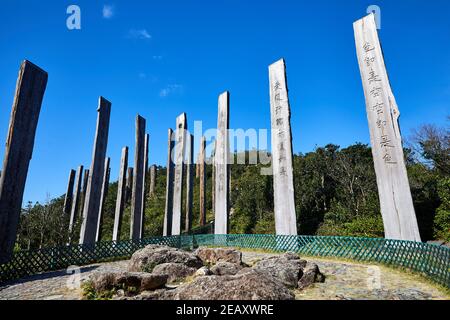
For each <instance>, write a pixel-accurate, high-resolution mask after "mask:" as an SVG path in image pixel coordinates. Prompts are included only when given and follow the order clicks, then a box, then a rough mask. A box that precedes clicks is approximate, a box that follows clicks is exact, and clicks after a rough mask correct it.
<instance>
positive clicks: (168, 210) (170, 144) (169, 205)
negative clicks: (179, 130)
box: [163, 129, 175, 236]
mask: <svg viewBox="0 0 450 320" xmlns="http://www.w3.org/2000/svg"><path fill="white" fill-rule="evenodd" d="M172 135H173V131H172V129H169V130H168V141H167V173H166V207H165V211H164V229H163V236H170V235H172V213H173V173H174V163H173V158H172V153H173V148H174V146H175V143H174V141H172Z"/></svg>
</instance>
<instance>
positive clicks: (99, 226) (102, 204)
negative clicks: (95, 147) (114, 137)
mask: <svg viewBox="0 0 450 320" xmlns="http://www.w3.org/2000/svg"><path fill="white" fill-rule="evenodd" d="M109 162H110V158H109V157H108V158H106V160H105V171H104V174H103V184H102V193H101V197H100V207H99V209H98V221H97V233H96V236H95V242H99V241H101V239H102V226H103V215H104V214H105V212H104V211H105V209H104V208H105V199H106V196H107V195H108V187H109V175H110V170H111V169H110V168H109Z"/></svg>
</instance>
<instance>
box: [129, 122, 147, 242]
mask: <svg viewBox="0 0 450 320" xmlns="http://www.w3.org/2000/svg"><path fill="white" fill-rule="evenodd" d="M144 153H145V119H144V118H142V117H141V116H140V115H137V116H136V148H135V153H134V179H133V193H132V196H131V223H130V239H132V240H139V239H141V231H142V207H143V192H144V183H143V182H144V177H145V172H144V161H145V158H144V157H145V155H144Z"/></svg>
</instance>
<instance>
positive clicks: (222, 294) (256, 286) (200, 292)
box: [164, 270, 294, 300]
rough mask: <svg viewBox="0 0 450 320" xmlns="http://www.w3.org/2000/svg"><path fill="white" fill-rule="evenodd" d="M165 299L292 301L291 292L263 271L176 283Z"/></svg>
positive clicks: (249, 271)
mask: <svg viewBox="0 0 450 320" xmlns="http://www.w3.org/2000/svg"><path fill="white" fill-rule="evenodd" d="M164 298H165V299H175V300H292V299H294V295H293V293H292V292H290V291H289V290H288V288H286V286H284V285H283V284H282V283H281V282H280V281H278V280H277V279H275V278H274V277H272V276H270V275H268V274H267V273H263V272H259V271H257V270H248V271H247V272H245V273H243V274H237V275H233V276H215V275H212V276H208V277H198V278H195V279H194V280H193V281H192V282H189V283H185V284H182V285H180V286H179V287H178V288H176V289H175V290H172V292H170V296H165V297H164Z"/></svg>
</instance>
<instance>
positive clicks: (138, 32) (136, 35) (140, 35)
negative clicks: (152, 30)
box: [128, 29, 152, 39]
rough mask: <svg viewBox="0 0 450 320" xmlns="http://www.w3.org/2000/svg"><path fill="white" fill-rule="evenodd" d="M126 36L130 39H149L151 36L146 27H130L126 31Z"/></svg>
mask: <svg viewBox="0 0 450 320" xmlns="http://www.w3.org/2000/svg"><path fill="white" fill-rule="evenodd" d="M128 37H129V38H132V39H150V38H151V37H152V36H151V35H150V34H149V33H148V31H147V30H146V29H131V30H130V31H128Z"/></svg>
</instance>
